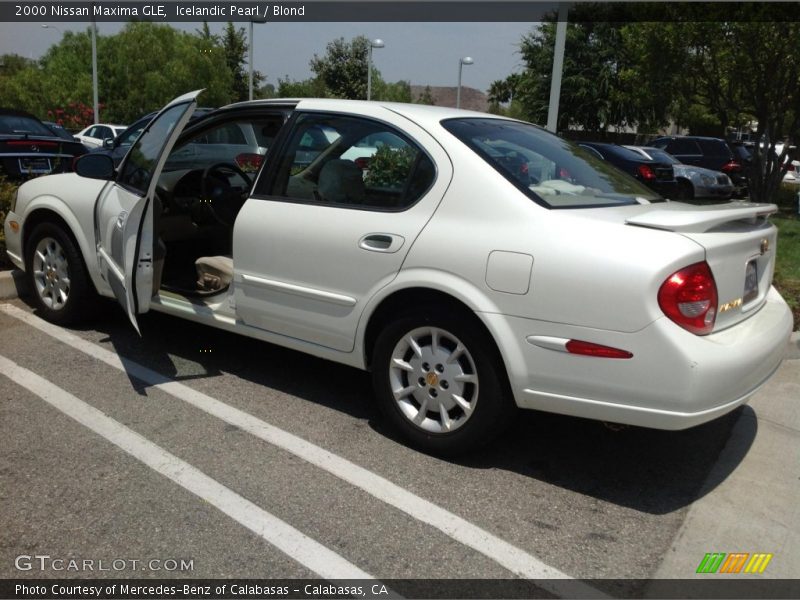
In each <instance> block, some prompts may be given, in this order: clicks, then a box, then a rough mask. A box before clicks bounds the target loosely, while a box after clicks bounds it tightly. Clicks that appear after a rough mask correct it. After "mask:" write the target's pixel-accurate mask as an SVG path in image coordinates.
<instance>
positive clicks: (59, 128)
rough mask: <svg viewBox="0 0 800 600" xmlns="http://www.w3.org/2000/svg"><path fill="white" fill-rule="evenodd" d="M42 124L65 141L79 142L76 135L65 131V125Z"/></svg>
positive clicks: (49, 122) (47, 122)
mask: <svg viewBox="0 0 800 600" xmlns="http://www.w3.org/2000/svg"><path fill="white" fill-rule="evenodd" d="M42 123H44V124H45V125H46V126H47V128H48V129H49V130H50V131H52V132H53V133H55V134H56V135H57V136H58V137H60V138H61V139H63V140H69V141H70V142H74V141H79V140H76V138H75V136H74V135H72V134H71V133H70V132H69V131H67V130H66V129H64V126H63V125H59V124H58V123H53V122H52V121H42Z"/></svg>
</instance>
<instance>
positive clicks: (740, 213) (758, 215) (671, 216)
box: [625, 202, 778, 233]
mask: <svg viewBox="0 0 800 600" xmlns="http://www.w3.org/2000/svg"><path fill="white" fill-rule="evenodd" d="M777 211H778V207H777V206H776V205H774V204H753V203H752V202H731V203H730V204H724V205H719V204H717V205H712V206H697V207H694V208H692V209H691V210H687V209H686V208H685V205H682V204H677V203H676V204H662V205H660V207H659V208H657V209H656V208H654V209H653V210H650V211H648V212H646V213H643V214H641V215H637V216H635V217H631V218H630V219H626V221H625V223H626V224H627V225H635V226H638V227H649V228H650V229H662V230H664V231H675V232H678V233H705V232H706V231H709V230H711V229H715V228H717V227H720V226H722V225H725V224H726V223H732V222H735V221H747V222H750V223H753V224H755V223H757V222H758V221H764V220H766V218H767V217H768V216H769V215H771V214H773V213H775V212H777Z"/></svg>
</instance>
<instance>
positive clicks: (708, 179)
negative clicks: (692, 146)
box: [625, 146, 734, 200]
mask: <svg viewBox="0 0 800 600" xmlns="http://www.w3.org/2000/svg"><path fill="white" fill-rule="evenodd" d="M625 147H626V148H629V149H630V150H633V151H634V152H638V153H640V154H641V155H642V156H644V157H645V158H652V159H655V160H658V161H662V162H669V163H671V164H672V169H673V171H675V180H676V181H677V182H678V188H677V193H676V196H675V198H676V199H681V200H691V199H692V198H714V199H722V200H727V199H729V198H730V197H731V196H732V195H733V190H734V187H733V182H732V181H731V179H730V177H728V176H727V175H726V174H725V173H722V172H721V171H712V170H711V169H705V168H703V167H698V166H695V165H684V164H683V163H682V162H681V161H679V160H678V159H677V158H675V157H674V156H672V155H671V154H669V153H667V152H665V151H664V150H661V149H659V148H653V147H650V146H625Z"/></svg>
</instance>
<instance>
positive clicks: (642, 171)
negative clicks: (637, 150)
mask: <svg viewBox="0 0 800 600" xmlns="http://www.w3.org/2000/svg"><path fill="white" fill-rule="evenodd" d="M636 170H637V171H638V172H639V177H641V178H642V179H644V180H645V181H655V179H656V174H655V172H654V171H653V169H651V168H650V167H649V166H648V165H639V167H638V168H637V169H636Z"/></svg>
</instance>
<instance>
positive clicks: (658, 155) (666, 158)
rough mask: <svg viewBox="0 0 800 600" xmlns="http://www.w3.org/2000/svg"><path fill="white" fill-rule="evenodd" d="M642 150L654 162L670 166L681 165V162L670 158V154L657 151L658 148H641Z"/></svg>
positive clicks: (672, 157)
mask: <svg viewBox="0 0 800 600" xmlns="http://www.w3.org/2000/svg"><path fill="white" fill-rule="evenodd" d="M642 150H644V151H645V152H647V153H648V154H649V155H650V157H651V158H652V159H653V160H655V161H658V162H663V163H667V164H670V165H679V164H681V161H679V160H678V159H677V158H675V157H674V156H672V154H669V153H668V152H664V151H663V150H659V149H658V148H642Z"/></svg>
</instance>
